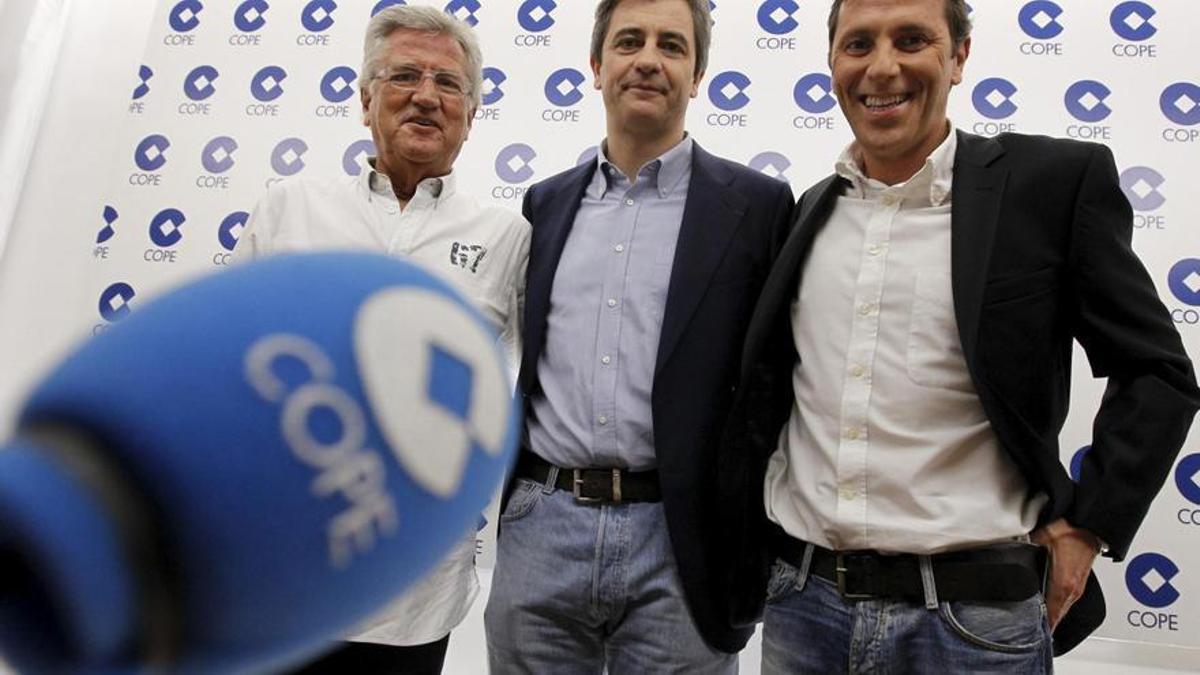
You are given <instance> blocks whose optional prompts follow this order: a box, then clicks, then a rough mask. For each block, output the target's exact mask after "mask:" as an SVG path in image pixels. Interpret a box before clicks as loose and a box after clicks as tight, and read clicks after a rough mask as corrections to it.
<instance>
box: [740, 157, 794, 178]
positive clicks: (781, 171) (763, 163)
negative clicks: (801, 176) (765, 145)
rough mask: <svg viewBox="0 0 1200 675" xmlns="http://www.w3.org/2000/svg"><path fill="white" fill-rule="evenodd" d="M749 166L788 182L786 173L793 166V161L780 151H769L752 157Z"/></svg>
mask: <svg viewBox="0 0 1200 675" xmlns="http://www.w3.org/2000/svg"><path fill="white" fill-rule="evenodd" d="M747 166H749V167H750V168H751V169H754V170H755V171H757V172H759V173H761V174H763V175H766V176H770V177H771V178H778V179H779V180H781V181H784V182H787V175H785V174H786V172H787V170H788V169H790V168H791V167H792V162H791V161H790V160H788V158H787V157H784V156H783V155H782V154H780V153H778V152H771V151H767V152H760V153H758V154H757V155H755V156H753V157H751V158H750V163H749V164H748V165H747Z"/></svg>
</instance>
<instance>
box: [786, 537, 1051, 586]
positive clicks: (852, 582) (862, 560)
mask: <svg viewBox="0 0 1200 675" xmlns="http://www.w3.org/2000/svg"><path fill="white" fill-rule="evenodd" d="M807 545H808V544H806V543H804V542H802V541H799V540H796V539H792V538H791V537H786V536H781V537H779V538H778V539H777V541H776V544H775V554H776V555H778V556H779V557H780V558H782V559H783V560H785V561H786V562H788V563H790V564H791V565H794V566H796V567H800V566H801V563H802V562H803V560H804V549H805V547H806V546H807ZM1045 551H1046V549H1044V548H1042V547H1041V546H1034V545H1033V544H1021V543H1013V544H1002V545H998V546H988V547H986V548H975V549H967V550H963V551H952V552H949V553H936V554H933V555H931V556H930V560H931V562H932V563H933V565H932V567H933V578H934V585H935V587H936V588H937V597H938V600H947V601H976V602H1015V601H1018V600H1024V599H1026V598H1029V597H1032V596H1033V595H1035V594H1037V593H1039V592H1040V591H1041V590H1042V579H1043V575H1044V573H1045V569H1046V553H1045ZM808 571H809V574H815V575H816V576H819V577H821V578H822V579H827V580H829V581H832V582H834V583H835V584H837V587H838V592H840V593H841V595H842V597H843V598H845V599H847V600H867V599H886V600H911V601H917V602H922V601H924V598H925V592H924V586H923V585H922V583H921V566H920V561H919V558H918V556H916V555H913V554H909V553H901V554H895V555H889V554H883V553H878V552H876V551H831V550H829V549H827V548H822V547H820V546H815V545H814V546H813V556H812V561H811V562H810V563H809V568H808Z"/></svg>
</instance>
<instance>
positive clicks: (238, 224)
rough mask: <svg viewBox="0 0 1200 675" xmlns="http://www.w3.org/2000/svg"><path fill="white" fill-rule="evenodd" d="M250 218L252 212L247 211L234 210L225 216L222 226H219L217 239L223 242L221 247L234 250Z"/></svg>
mask: <svg viewBox="0 0 1200 675" xmlns="http://www.w3.org/2000/svg"><path fill="white" fill-rule="evenodd" d="M249 219H250V214H249V213H246V212H245V211H234V212H233V213H231V214H229V215H227V216H225V220H222V221H221V226H220V227H218V228H217V241H219V242H221V248H224V249H225V250H226V251H232V250H233V247H234V246H237V243H238V239H240V238H241V236H242V230H244V229H245V228H246V221H247V220H249Z"/></svg>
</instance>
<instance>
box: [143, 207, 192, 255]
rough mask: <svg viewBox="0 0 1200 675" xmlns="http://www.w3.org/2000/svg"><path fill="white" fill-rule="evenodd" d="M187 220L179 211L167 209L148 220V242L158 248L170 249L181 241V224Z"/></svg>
mask: <svg viewBox="0 0 1200 675" xmlns="http://www.w3.org/2000/svg"><path fill="white" fill-rule="evenodd" d="M185 222H187V218H186V217H185V216H184V215H183V211H180V210H179V209H173V208H167V209H163V210H162V211H159V212H158V213H157V214H155V216H154V218H152V219H151V220H150V241H152V242H154V245H155V246H157V247H159V248H170V247H172V246H174V245H175V244H178V243H179V240H180V239H183V224H184V223H185Z"/></svg>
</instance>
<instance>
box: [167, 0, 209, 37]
mask: <svg viewBox="0 0 1200 675" xmlns="http://www.w3.org/2000/svg"><path fill="white" fill-rule="evenodd" d="M203 10H204V4H203V3H201V2H200V0H182V2H177V3H175V6H174V7H172V8H171V11H170V13H169V14H167V23H169V24H170V25H171V30H173V31H175V32H176V33H187V32H189V31H192V30H195V28H196V27H197V26H199V25H200V12H201V11H203Z"/></svg>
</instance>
